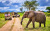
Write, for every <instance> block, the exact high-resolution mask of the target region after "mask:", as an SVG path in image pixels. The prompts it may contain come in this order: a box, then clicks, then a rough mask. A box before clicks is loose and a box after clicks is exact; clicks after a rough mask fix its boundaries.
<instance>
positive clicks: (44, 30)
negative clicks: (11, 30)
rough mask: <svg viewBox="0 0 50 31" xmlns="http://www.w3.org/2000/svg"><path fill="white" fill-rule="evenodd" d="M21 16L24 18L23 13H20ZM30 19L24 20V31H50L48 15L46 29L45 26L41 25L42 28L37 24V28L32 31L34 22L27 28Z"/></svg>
mask: <svg viewBox="0 0 50 31" xmlns="http://www.w3.org/2000/svg"><path fill="white" fill-rule="evenodd" d="M19 14H20V16H21V17H20V18H22V15H23V13H19ZM28 20H29V19H28V18H25V19H24V20H23V24H22V26H23V28H24V31H50V16H49V17H48V16H47V15H46V27H44V25H43V24H41V27H39V23H38V22H35V28H34V29H32V22H31V23H30V24H29V26H28V28H25V26H26V24H27V23H28Z"/></svg>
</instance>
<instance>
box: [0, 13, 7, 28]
mask: <svg viewBox="0 0 50 31" xmlns="http://www.w3.org/2000/svg"><path fill="white" fill-rule="evenodd" d="M6 23H7V21H5V16H4V13H0V28H1V27H2V26H3V25H4V24H6Z"/></svg>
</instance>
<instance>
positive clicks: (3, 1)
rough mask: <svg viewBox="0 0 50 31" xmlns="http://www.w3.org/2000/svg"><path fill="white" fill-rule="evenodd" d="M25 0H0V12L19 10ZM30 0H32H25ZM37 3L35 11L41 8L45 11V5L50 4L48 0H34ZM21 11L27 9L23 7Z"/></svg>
mask: <svg viewBox="0 0 50 31" xmlns="http://www.w3.org/2000/svg"><path fill="white" fill-rule="evenodd" d="M25 1H26V0H0V12H8V11H9V12H13V11H14V12H21V11H20V8H21V7H23V6H22V5H23V4H24V2H25ZM27 1H32V0H27ZM36 1H37V3H39V6H37V9H36V11H38V10H41V11H42V10H43V11H46V7H47V6H50V0H36ZM23 11H27V9H26V8H25V7H23Z"/></svg>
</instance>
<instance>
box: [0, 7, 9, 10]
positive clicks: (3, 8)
mask: <svg viewBox="0 0 50 31" xmlns="http://www.w3.org/2000/svg"><path fill="white" fill-rule="evenodd" d="M8 8H9V7H0V9H2V10H6V9H8Z"/></svg>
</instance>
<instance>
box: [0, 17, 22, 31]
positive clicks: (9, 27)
mask: <svg viewBox="0 0 50 31" xmlns="http://www.w3.org/2000/svg"><path fill="white" fill-rule="evenodd" d="M0 31H23V28H22V25H21V24H20V19H19V18H12V20H11V21H8V22H7V23H6V24H5V25H4V26H3V27H2V28H0Z"/></svg>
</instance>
